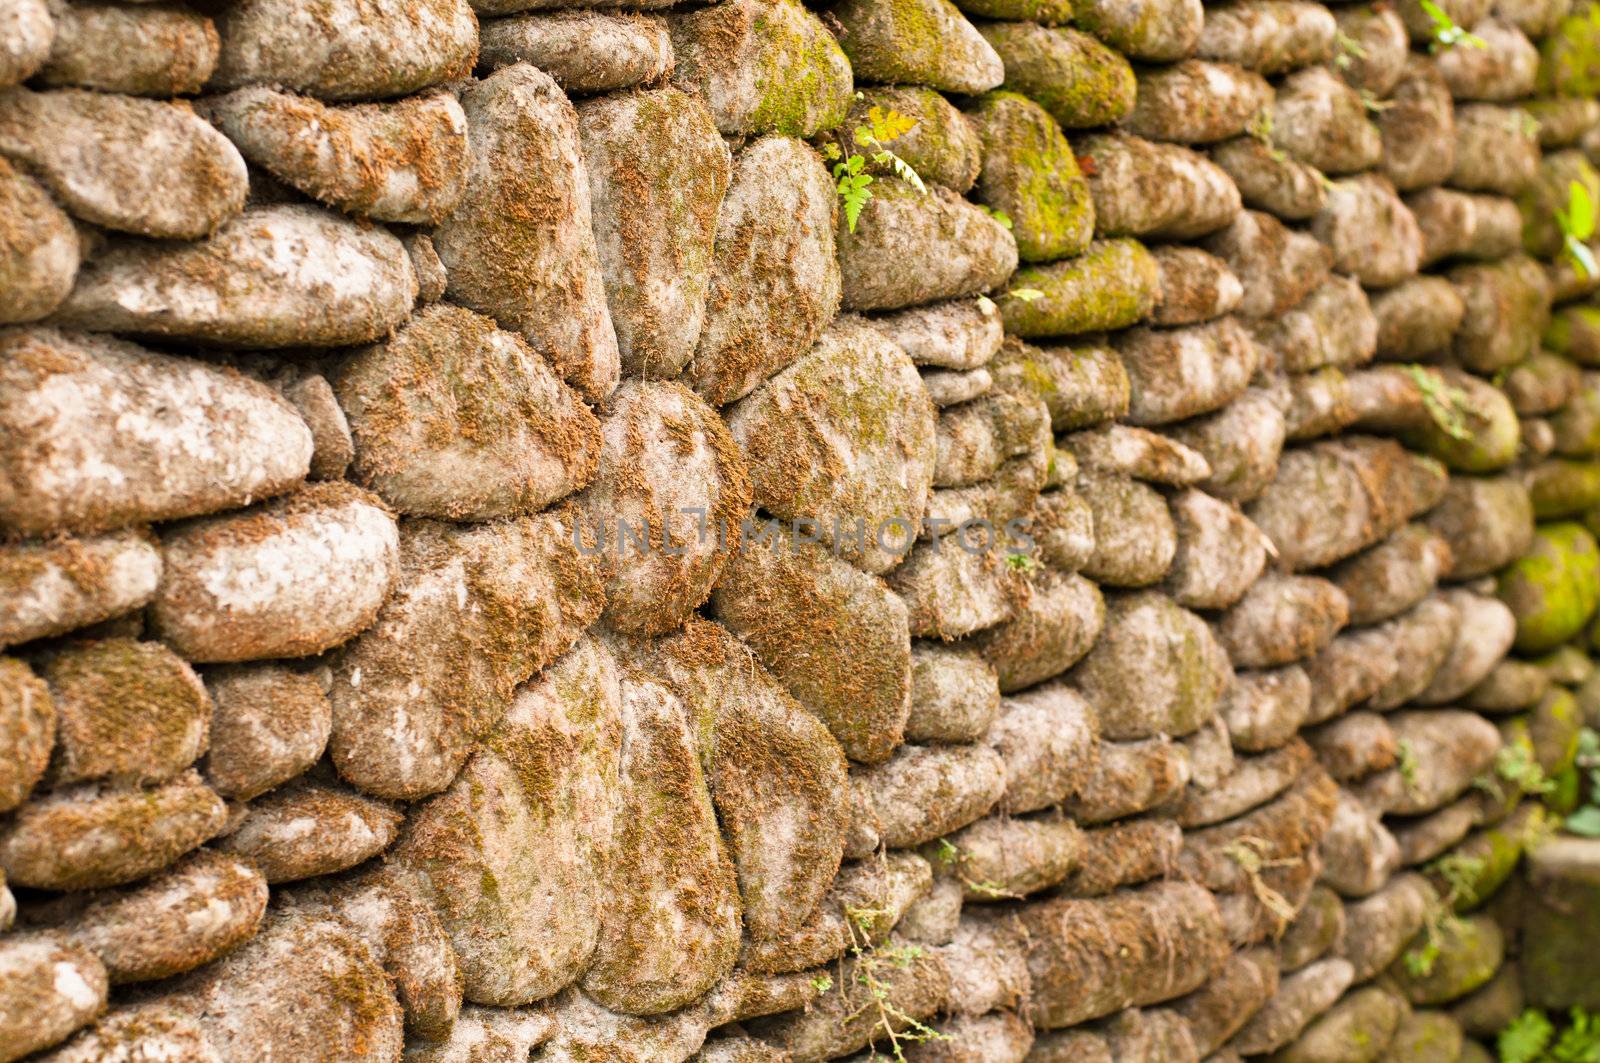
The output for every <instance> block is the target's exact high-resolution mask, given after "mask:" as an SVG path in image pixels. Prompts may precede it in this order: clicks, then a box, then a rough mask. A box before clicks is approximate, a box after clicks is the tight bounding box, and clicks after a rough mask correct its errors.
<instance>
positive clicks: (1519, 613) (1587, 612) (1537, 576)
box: [1498, 521, 1600, 653]
mask: <svg viewBox="0 0 1600 1063" xmlns="http://www.w3.org/2000/svg"><path fill="white" fill-rule="evenodd" d="M1498 593H1499V595H1500V599H1501V601H1503V602H1505V603H1506V605H1507V606H1508V607H1510V609H1511V612H1512V614H1513V615H1514V616H1515V617H1516V618H1517V639H1516V647H1517V649H1518V650H1520V651H1521V652H1523V653H1544V652H1546V651H1549V650H1553V649H1555V648H1556V647H1557V646H1559V645H1561V643H1563V642H1565V641H1567V640H1568V639H1569V638H1571V637H1572V636H1574V635H1576V634H1577V633H1578V632H1579V631H1581V630H1582V629H1583V625H1584V624H1585V623H1586V622H1587V621H1588V620H1589V617H1590V616H1591V615H1593V613H1594V611H1595V605H1596V601H1597V598H1600V547H1597V546H1596V544H1595V540H1594V537H1593V536H1592V535H1590V534H1589V532H1588V531H1587V530H1586V529H1585V528H1584V527H1583V526H1582V525H1581V524H1576V523H1573V522H1570V521H1564V522H1562V523H1559V524H1547V525H1544V526H1542V527H1540V528H1539V529H1538V531H1537V532H1536V533H1535V535H1534V539H1533V543H1532V545H1531V546H1530V547H1529V550H1528V552H1527V553H1526V554H1525V555H1524V556H1523V557H1522V558H1520V559H1519V560H1517V561H1515V562H1513V563H1512V564H1511V565H1510V566H1508V567H1507V568H1506V569H1505V571H1503V572H1502V573H1501V574H1500V579H1499V587H1498Z"/></svg>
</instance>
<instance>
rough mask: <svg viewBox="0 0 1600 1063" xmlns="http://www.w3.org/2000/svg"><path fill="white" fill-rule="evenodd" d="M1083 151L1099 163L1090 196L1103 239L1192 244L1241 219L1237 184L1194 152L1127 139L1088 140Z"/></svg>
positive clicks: (1117, 135)
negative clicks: (1113, 237) (1238, 215)
mask: <svg viewBox="0 0 1600 1063" xmlns="http://www.w3.org/2000/svg"><path fill="white" fill-rule="evenodd" d="M1077 148H1078V150H1079V151H1081V152H1083V153H1084V155H1085V157H1087V158H1089V159H1091V160H1093V168H1092V169H1091V170H1090V172H1089V193H1090V195H1091V197H1092V198H1093V200H1094V227H1095V233H1096V234H1097V235H1100V236H1145V237H1153V238H1165V239H1170V240H1191V239H1194V238H1195V237H1198V236H1204V235H1205V234H1206V233H1209V232H1215V231H1216V230H1217V229H1220V228H1222V227H1223V226H1225V225H1227V224H1228V223H1229V222H1231V221H1232V220H1233V219H1234V217H1235V216H1236V215H1237V214H1238V213H1239V210H1240V199H1239V190H1238V189H1237V188H1236V187H1235V186H1234V183H1233V181H1232V179H1230V178H1229V177H1228V175H1227V174H1226V173H1224V172H1223V171H1222V169H1221V168H1219V167H1217V166H1216V165H1215V164H1213V163H1212V162H1211V161H1210V160H1208V159H1207V158H1206V157H1205V156H1203V155H1200V154H1198V153H1197V152H1194V151H1192V150H1190V149H1189V148H1185V147H1181V146H1179V145H1176V144H1160V143H1155V142H1152V141H1148V140H1144V139H1142V138H1140V137H1136V136H1130V135H1128V134H1126V133H1105V134H1096V135H1094V136H1090V137H1086V138H1084V139H1083V140H1081V141H1079V142H1078V144H1077Z"/></svg>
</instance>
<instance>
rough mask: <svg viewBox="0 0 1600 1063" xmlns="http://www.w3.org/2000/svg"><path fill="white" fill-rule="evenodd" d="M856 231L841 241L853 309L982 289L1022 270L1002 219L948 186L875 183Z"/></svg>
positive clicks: (842, 231) (841, 231) (844, 233)
mask: <svg viewBox="0 0 1600 1063" xmlns="http://www.w3.org/2000/svg"><path fill="white" fill-rule="evenodd" d="M872 193H873V194H872V199H870V200H869V201H868V202H867V205H866V207H865V209H863V210H862V212H861V217H860V219H859V220H858V221H857V223H856V228H855V231H854V232H851V231H850V229H849V227H848V225H847V224H846V219H845V218H844V217H843V212H841V216H840V219H839V225H838V227H837V232H836V239H837V242H838V248H839V268H840V271H841V274H842V276H843V284H842V289H843V301H844V306H845V308H846V309H849V310H898V309H900V308H902V307H907V306H915V305H917V304H920V303H931V302H936V301H938V300H940V299H958V298H961V297H963V296H968V295H977V294H979V293H980V292H984V291H988V290H989V289H992V288H994V287H996V286H998V285H1000V284H1002V283H1004V282H1005V280H1006V278H1007V277H1009V276H1011V273H1012V271H1013V270H1015V269H1016V268H1017V242H1016V240H1015V239H1013V238H1012V236H1011V233H1010V232H1008V231H1007V230H1006V228H1005V227H1004V226H1003V225H1001V224H1000V222H999V221H998V220H996V219H995V218H993V217H991V216H990V215H988V214H986V213H984V211H983V210H982V209H980V208H979V207H977V206H975V205H973V204H972V203H970V202H968V201H967V200H965V199H963V198H961V197H960V196H958V195H956V194H955V193H954V192H952V191H950V190H949V189H948V188H945V187H943V186H942V185H933V186H930V187H929V188H928V189H927V190H926V191H920V192H919V191H918V190H917V189H916V188H914V187H912V186H911V185H910V184H909V183H907V182H905V181H902V180H899V179H898V178H880V179H878V180H877V181H874V182H873V185H872Z"/></svg>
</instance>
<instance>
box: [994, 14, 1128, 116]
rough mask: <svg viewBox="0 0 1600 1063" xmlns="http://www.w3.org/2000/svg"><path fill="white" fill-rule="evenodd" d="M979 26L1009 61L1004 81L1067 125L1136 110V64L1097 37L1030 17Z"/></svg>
mask: <svg viewBox="0 0 1600 1063" xmlns="http://www.w3.org/2000/svg"><path fill="white" fill-rule="evenodd" d="M979 32H980V33H982V34H983V35H984V37H985V38H986V39H987V40H988V42H989V43H990V44H991V45H993V46H994V50H995V51H996V52H998V53H999V54H1000V58H1001V60H1002V61H1003V62H1004V63H1005V87H1006V88H1008V89H1014V90H1016V91H1017V92H1020V93H1022V94H1023V95H1024V96H1027V97H1029V98H1030V99H1033V100H1037V101H1038V102H1039V103H1040V105H1042V106H1043V107H1044V109H1045V110H1047V111H1049V112H1050V113H1051V114H1052V115H1054V116H1055V119H1056V121H1057V122H1060V123H1061V125H1062V126H1063V127H1065V128H1067V129H1084V128H1089V127H1093V126H1102V125H1109V124H1111V123H1113V122H1116V121H1118V120H1119V119H1121V118H1123V117H1125V116H1127V114H1128V113H1129V112H1130V111H1132V110H1133V104H1134V97H1135V95H1136V92H1137V87H1138V86H1137V82H1136V81H1135V80H1134V75H1133V68H1132V67H1131V66H1129V65H1128V61H1127V60H1126V59H1124V58H1123V57H1122V56H1121V55H1119V54H1118V53H1116V52H1114V51H1112V50H1111V49H1109V48H1107V47H1106V46H1105V45H1103V44H1101V43H1100V42H1099V41H1097V40H1095V39H1094V38H1093V37H1090V36H1088V35H1087V34H1083V33H1079V32H1078V31H1077V30H1070V29H1051V28H1049V27H1047V26H1039V25H1035V24H1033V23H1028V22H990V23H985V24H984V25H982V26H981V27H980V28H979Z"/></svg>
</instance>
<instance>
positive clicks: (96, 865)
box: [0, 772, 227, 890]
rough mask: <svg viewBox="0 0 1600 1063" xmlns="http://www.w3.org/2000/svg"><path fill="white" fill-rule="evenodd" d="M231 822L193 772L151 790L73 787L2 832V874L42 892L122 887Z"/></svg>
mask: <svg viewBox="0 0 1600 1063" xmlns="http://www.w3.org/2000/svg"><path fill="white" fill-rule="evenodd" d="M226 815H227V813H226V810H225V809H224V808H223V804H222V799H221V798H219V797H218V796H217V795H216V794H215V793H213V792H212V791H211V790H210V789H209V788H208V787H206V786H204V785H202V784H201V782H200V778H199V776H198V775H196V774H194V773H193V772H190V773H187V774H185V775H181V776H179V777H178V778H177V779H174V780H173V781H171V782H168V783H166V784H164V785H162V786H160V787H157V788H155V789H152V790H139V789H130V788H123V787H116V786H109V785H103V784H99V783H87V784H84V785H82V786H74V787H67V788H64V789H60V790H56V791H53V792H52V793H51V794H50V795H49V796H47V797H41V798H38V799H36V800H34V801H31V802H29V803H28V804H27V805H25V806H24V807H23V808H22V809H21V810H20V811H19V812H18V813H17V814H16V815H15V816H13V817H12V819H11V822H10V823H9V824H7V826H6V827H5V829H4V830H0V869H3V870H4V871H5V874H6V878H7V879H8V880H10V881H11V882H13V883H16V884H17V885H19V886H34V887H37V888H39V889H54V890H82V889H98V888H100V887H102V886H120V885H122V884H123V883H126V882H132V881H134V880H135V879H140V878H143V877H145V876H146V875H149V874H151V873H152V872H155V871H159V870H160V869H161V868H163V867H165V866H166V865H168V864H170V863H172V862H173V861H174V860H176V859H177V858H178V857H179V856H182V855H183V854H184V853H186V852H188V851H189V850H190V849H193V848H195V847H196V846H198V845H199V844H201V843H202V842H204V841H206V840H207V839H208V838H211V837H212V836H214V835H215V834H216V833H217V832H218V831H220V830H221V829H222V826H223V822H224V818H225V817H226Z"/></svg>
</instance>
